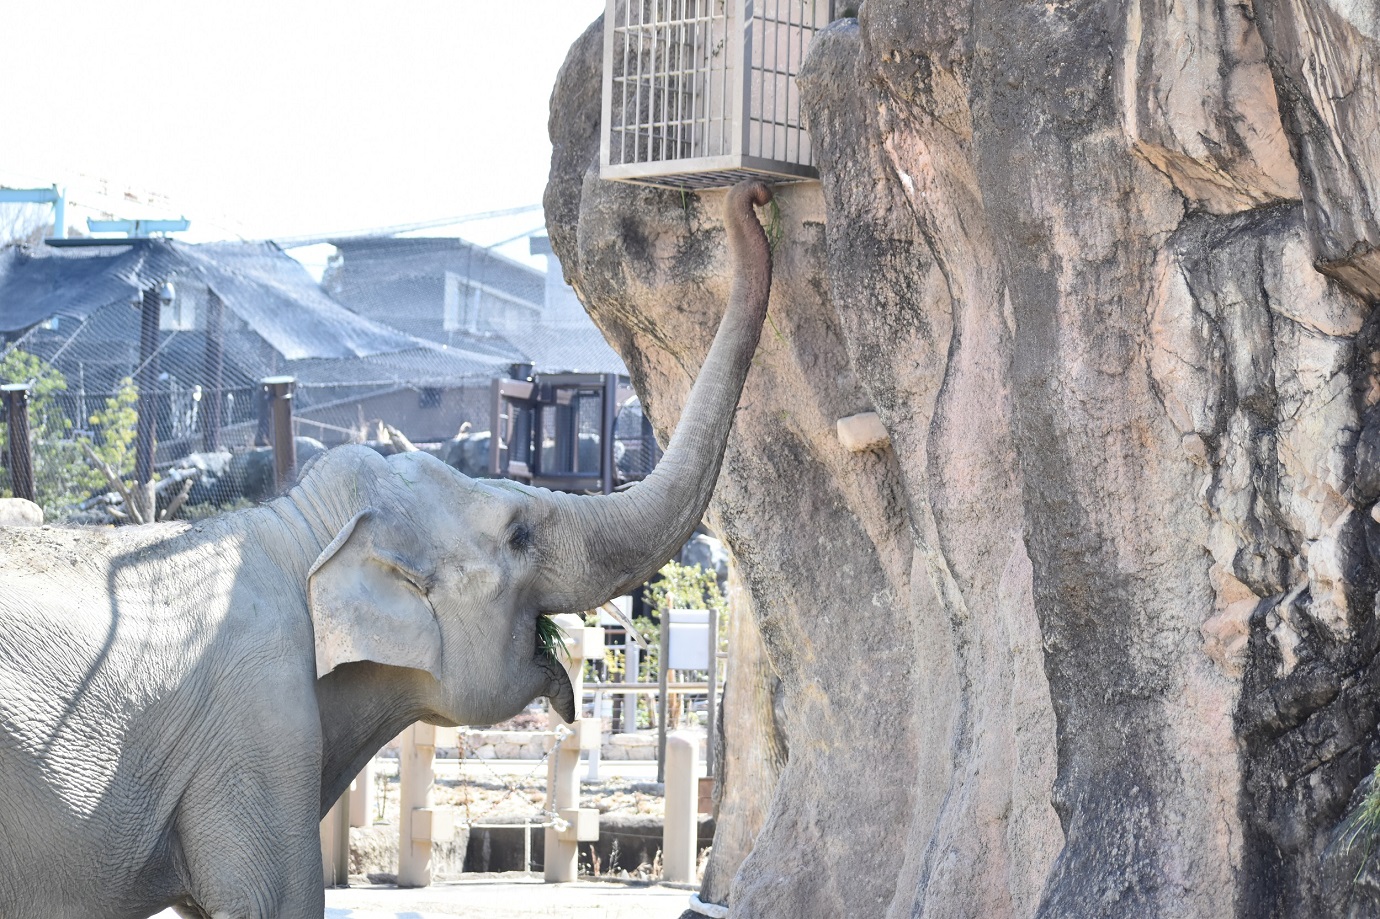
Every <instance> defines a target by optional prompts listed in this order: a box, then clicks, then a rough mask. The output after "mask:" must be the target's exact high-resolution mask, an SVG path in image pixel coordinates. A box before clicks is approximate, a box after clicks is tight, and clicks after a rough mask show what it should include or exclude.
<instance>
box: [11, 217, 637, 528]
mask: <svg viewBox="0 0 1380 919" xmlns="http://www.w3.org/2000/svg"><path fill="white" fill-rule="evenodd" d="M168 282H171V284H170V286H167V287H165V286H164V285H165V284H167V283H168ZM559 288H564V285H563V284H561V285H559ZM559 288H558V289H557V291H556V292H555V293H556V295H554V296H553V292H552V291H551V289H550V288H549V287H548V284H547V278H546V276H545V274H544V273H543V272H540V271H538V270H536V269H532V268H530V267H527V266H525V265H522V264H520V263H517V262H513V261H511V260H507V259H503V258H501V257H498V256H495V255H493V254H492V253H489V252H487V250H484V249H483V248H481V247H477V246H473V245H471V244H469V243H466V242H464V241H463V240H458V239H416V240H413V239H391V238H390V239H378V240H351V241H348V242H344V241H342V242H341V243H340V244H339V246H338V248H337V254H336V256H335V257H334V258H333V259H332V260H331V262H330V264H329V265H328V267H327V270H326V274H325V276H324V278H323V282H322V283H321V284H318V283H317V282H316V281H315V280H313V279H312V278H311V277H310V276H309V275H308V274H307V273H306V271H305V270H304V269H303V268H302V267H301V266H300V265H299V264H298V263H297V262H295V261H293V260H292V259H290V258H289V257H288V256H287V255H286V254H285V253H284V252H283V251H282V250H280V249H278V247H276V246H274V245H273V244H271V243H216V244H206V245H199V246H192V245H186V244H181V243H176V242H172V241H169V240H144V241H140V242H139V243H138V244H126V245H110V246H104V245H102V246H85V247H73V248H71V249H67V250H64V249H58V248H56V247H50V246H38V247H31V248H27V249H19V248H13V249H8V250H0V333H3V334H4V343H3V345H0V383H26V384H28V400H27V404H28V411H27V417H28V434H29V442H30V453H31V454H32V460H31V463H32V478H33V490H34V493H35V499H36V500H37V501H38V503H40V504H41V505H43V506H44V508H45V511H46V512H47V514H48V515H49V516H50V518H52V519H60V520H70V521H76V522H110V521H111V520H112V519H113V520H114V521H117V522H118V520H119V519H121V518H120V517H119V512H120V511H119V506H120V504H121V499H120V498H119V497H118V495H119V491H118V486H117V485H116V483H115V482H114V481H113V479H118V480H120V481H122V482H124V483H125V484H126V485H127V484H128V483H129V482H130V481H132V477H133V475H134V466H135V453H136V443H135V441H136V429H137V422H138V415H139V411H140V410H141V409H142V410H143V411H144V412H145V414H147V415H149V416H151V417H152V419H153V425H152V429H153V432H154V435H155V436H154V442H155V452H154V468H155V471H156V474H157V478H158V479H159V484H158V489H159V492H160V506H163V507H166V506H167V505H168V504H169V503H170V502H172V501H173V500H174V499H175V498H176V497H177V494H178V493H179V492H180V491H181V490H182V486H183V485H184V484H186V480H187V479H195V481H194V482H192V483H191V484H189V485H187V491H188V494H187V495H185V496H183V498H182V501H181V504H182V510H181V513H182V514H184V515H186V514H192V515H195V514H196V513H199V511H198V510H197V508H200V507H202V506H206V507H207V508H208V509H217V508H223V507H226V506H233V505H235V504H236V503H240V502H245V501H254V500H259V499H262V498H263V497H266V496H268V495H269V494H271V493H272V489H273V485H272V469H273V466H272V457H271V455H270V454H269V451H268V445H269V444H270V441H271V436H272V434H271V422H270V405H269V402H268V400H267V398H266V395H265V387H264V385H263V381H264V380H265V379H266V378H270V377H279V376H288V377H291V378H292V379H293V380H294V381H295V387H294V391H293V396H292V416H293V431H294V434H295V435H296V437H297V438H299V439H301V440H299V444H298V453H299V457H298V459H299V464H300V462H302V461H304V460H305V458H306V457H307V456H309V455H310V454H311V453H312V452H314V451H316V450H318V449H321V447H323V446H324V447H330V446H334V445H337V444H341V443H351V442H354V443H359V442H364V443H370V442H372V443H375V444H379V442H382V444H381V445H380V448H381V449H385V451H386V450H387V449H390V448H395V445H393V442H392V435H391V433H390V432H389V430H388V429H389V428H390V427H391V428H392V429H394V430H396V431H398V432H401V433H402V435H403V436H404V438H406V440H408V441H411V442H412V443H413V444H417V445H422V446H423V447H424V448H429V449H431V450H432V451H433V452H435V453H436V454H437V455H438V456H440V457H441V458H442V459H448V460H450V461H452V462H454V463H455V464H456V465H460V466H462V470H463V471H466V472H469V473H471V474H475V473H478V474H483V473H484V472H485V470H484V469H483V468H482V465H483V459H484V458H485V457H486V456H487V446H486V444H484V443H479V442H478V440H477V438H478V437H479V436H480V435H482V434H484V432H487V430H488V429H489V427H490V423H491V412H492V397H491V389H490V384H491V381H492V380H494V379H495V378H498V377H503V376H507V375H509V374H510V372H511V368H512V367H513V366H514V365H515V364H516V365H531V366H532V367H533V368H535V369H536V370H537V371H539V372H540V371H543V370H547V371H566V370H574V371H600V372H614V373H623V372H625V371H624V370H623V366H622V363H621V361H620V360H619V359H618V357H617V355H616V354H614V352H612V350H611V349H610V348H609V347H608V345H607V344H606V343H605V342H604V340H603V338H602V336H601V335H600V334H599V332H598V330H597V329H596V328H595V327H594V326H593V324H592V323H591V322H590V321H589V319H588V317H587V316H585V314H584V312H583V310H582V308H581V307H580V306H579V304H578V301H575V299H574V297H573V294H571V293H570V292H569V291H568V288H565V289H564V290H560V289H559ZM149 298H154V301H153V304H154V305H150V306H147V307H146V301H147V300H149ZM562 298H564V299H562ZM153 309H156V311H157V329H156V331H155V330H151V329H150V327H149V323H150V319H149V317H150V316H151V315H152V313H151V312H150V310H153ZM141 331H142V332H143V336H142V339H141ZM639 411H640V410H639V409H638V407H637V406H636V404H635V403H634V404H633V405H631V406H629V407H628V415H629V417H631V416H632V415H633V414H637V413H638V412H639ZM0 412H2V413H3V418H0V420H3V421H4V422H5V423H4V424H0V446H3V447H4V449H0V494H5V495H8V494H13V493H15V491H16V485H20V484H23V483H22V481H16V474H15V473H16V470H14V469H11V468H10V467H11V465H13V464H14V463H15V462H16V461H18V462H22V459H20V460H16V459H14V458H12V457H11V451H10V450H9V449H8V444H9V441H10V424H9V422H10V420H11V419H10V417H9V412H8V410H7V409H4V408H0ZM639 417H640V416H639ZM385 426H387V427H385ZM586 427H589V425H587V424H583V423H582V424H581V432H582V433H586V434H587V433H588V432H586V431H585V430H584V429H585V428H586ZM623 429H625V430H629V431H635V432H636V436H638V437H640V436H642V434H643V431H642V426H641V425H640V424H638V425H634V424H631V423H629V422H625V423H624V424H623ZM629 436H634V435H629ZM459 440H469V441H474V442H473V443H470V444H468V445H467V449H465V450H461V449H459V446H458V445H457V441H459ZM639 449H640V448H639ZM623 452H626V451H620V455H621V454H622V453H623ZM641 452H645V451H640V452H639V453H638V454H637V455H638V456H640V455H641ZM461 454H463V457H462V456H461ZM476 458H477V459H476ZM461 459H464V460H466V461H468V462H469V466H468V467H465V466H464V465H463V464H462V463H461V462H460V460H461ZM626 465H627V464H626V463H625V464H624V466H626ZM102 466H105V467H108V469H109V472H107V471H104V470H103V468H102ZM111 473H113V475H111ZM23 478H24V476H23V475H22V474H21V475H20V476H19V479H21V480H22V479H23ZM112 508H113V509H114V513H113V514H112V513H111V509H112Z"/></svg>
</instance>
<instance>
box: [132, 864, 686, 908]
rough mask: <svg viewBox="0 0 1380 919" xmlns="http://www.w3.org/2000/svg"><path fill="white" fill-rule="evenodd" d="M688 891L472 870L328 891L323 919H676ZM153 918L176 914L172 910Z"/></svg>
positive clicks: (684, 902) (684, 903)
mask: <svg viewBox="0 0 1380 919" xmlns="http://www.w3.org/2000/svg"><path fill="white" fill-rule="evenodd" d="M689 902H690V892H689V891H687V890H676V889H672V888H669V887H643V886H634V885H631V884H619V883H614V882H603V881H576V882H575V883H572V884H544V883H542V881H541V878H540V877H532V878H529V877H525V876H523V875H521V874H490V875H475V876H474V877H472V878H467V879H466V880H463V881H455V882H453V883H452V882H447V883H444V884H436V885H433V886H431V887H424V888H418V889H413V890H399V889H398V888H396V887H351V888H348V889H342V890H328V891H326V919H452V917H455V916H465V917H474V919H478V917H481V916H482V917H485V919H545V917H556V916H559V917H561V919H677V917H678V916H680V914H681V913H682V912H684V911H685V908H686V906H687V905H688V904H689ZM155 919H176V916H175V915H174V914H173V913H172V912H168V913H160V914H159V915H158V916H157V917H155Z"/></svg>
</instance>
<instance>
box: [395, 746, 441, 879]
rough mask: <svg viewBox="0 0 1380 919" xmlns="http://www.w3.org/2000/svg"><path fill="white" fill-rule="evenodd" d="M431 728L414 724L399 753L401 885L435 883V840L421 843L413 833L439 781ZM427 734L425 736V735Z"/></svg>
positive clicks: (399, 873)
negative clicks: (432, 849)
mask: <svg viewBox="0 0 1380 919" xmlns="http://www.w3.org/2000/svg"><path fill="white" fill-rule="evenodd" d="M429 727H431V725H421V724H414V725H412V726H411V727H409V728H408V729H407V730H406V731H404V732H403V741H402V749H400V750H399V751H398V817H399V819H398V824H399V827H398V886H399V887H426V886H427V885H429V884H430V883H431V839H430V838H427V839H425V840H423V841H418V840H417V839H416V838H415V836H414V834H413V824H414V823H415V822H416V821H415V817H416V811H418V810H422V809H424V808H425V807H426V805H427V797H428V795H429V794H430V792H431V785H432V783H433V782H434V781H435V780H436V774H435V773H434V772H433V771H432V765H433V762H434V760H435V757H436V747H434V746H431V745H429V744H423V743H421V742H420V741H422V740H428V741H432V742H433V743H434V739H435V736H436V735H435V732H434V731H428V730H424V728H429ZM421 735H425V736H421Z"/></svg>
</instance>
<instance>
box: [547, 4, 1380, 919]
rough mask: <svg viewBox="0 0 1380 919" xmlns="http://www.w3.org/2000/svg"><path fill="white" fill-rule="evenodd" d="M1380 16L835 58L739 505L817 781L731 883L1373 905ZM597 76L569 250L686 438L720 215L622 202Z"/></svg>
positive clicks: (739, 812) (957, 36)
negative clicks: (601, 170) (686, 408)
mask: <svg viewBox="0 0 1380 919" xmlns="http://www.w3.org/2000/svg"><path fill="white" fill-rule="evenodd" d="M1377 28H1380V19H1377V14H1375V12H1374V7H1373V5H1368V4H1364V3H1348V2H1343V0H1258V2H1257V3H1255V5H1254V7H1252V5H1251V4H1250V3H1243V2H1239V0H1233V2H1225V0H1223V2H1211V0H1187V2H1180V0H1131V2H1130V3H1112V2H1107V0H1081V2H1080V0H1072V2H1059V3H1045V2H1039V3H1011V2H1009V0H985V2H983V0H971V2H967V3H964V2H957V3H956V2H951V0H950V2H945V0H867V2H866V3H865V4H864V5H863V7H862V9H861V12H860V17H859V19H858V20H857V21H853V20H845V21H841V22H839V23H836V24H835V25H834V26H832V27H831V28H830V29H829V30H827V31H826V32H824V33H822V34H821V35H820V36H819V37H818V38H817V39H816V41H815V43H814V45H813V46H812V48H811V51H810V54H809V56H808V58H807V60H806V65H805V69H804V72H803V73H802V75H801V90H802V98H803V104H804V109H805V114H806V119H807V122H808V124H809V127H810V130H811V135H812V138H813V141H814V145H815V150H816V157H817V160H818V163H819V167H820V174H821V179H822V181H821V182H820V183H819V184H804V185H798V186H786V187H782V188H781V189H779V191H778V199H777V200H778V202H779V210H778V212H777V213H776V214H775V215H774V219H775V220H776V221H778V223H779V226H780V228H781V235H780V240H779V242H778V243H777V244H776V248H775V261H776V268H775V281H774V287H773V295H772V307H771V311H770V316H769V325H768V328H767V330H766V331H765V332H764V335H763V341H762V345H761V348H760V350H759V353H758V366H757V367H756V369H755V370H754V372H753V374H752V376H751V377H750V378H749V381H748V385H747V388H746V390H745V391H744V395H743V399H742V402H741V404H740V408H739V410H738V416H737V420H736V422H735V425H736V426H735V431H734V434H733V438H732V440H731V442H730V446H729V451H728V455H727V458H726V460H725V464H724V472H723V474H722V476H721V479H720V484H719V490H718V493H717V496H716V499H715V502H714V505H713V523H714V524H715V526H716V528H717V529H718V530H719V531H720V532H721V533H722V534H723V536H724V537H725V539H726V541H727V543H728V545H729V546H730V547H731V548H732V550H733V551H734V553H735V557H736V559H737V563H738V566H739V573H740V576H741V578H742V582H743V587H744V590H745V591H746V592H747V593H748V594H749V595H750V598H751V606H752V608H753V609H754V610H755V612H756V620H757V623H758V626H759V627H760V631H761V635H762V639H763V641H764V646H765V650H766V656H767V658H768V659H769V661H770V664H771V667H772V668H773V670H774V674H775V678H776V679H777V680H779V685H776V684H773V685H772V686H767V685H765V684H764V683H762V681H759V685H756V686H755V687H751V686H750V687H747V688H746V689H745V690H743V693H742V694H746V695H752V694H753V693H756V696H755V697H754V698H755V700H756V702H757V703H758V708H759V709H760V710H762V711H766V712H769V713H770V712H771V711H773V710H774V711H775V712H776V713H777V715H778V717H771V718H769V717H762V718H758V719H756V721H755V722H754V723H756V724H757V725H758V727H759V729H760V730H761V731H762V732H764V733H765V734H767V735H769V736H770V737H771V738H772V743H771V744H767V745H766V749H767V750H768V752H771V751H776V750H778V749H779V750H784V751H786V753H785V764H784V766H783V767H781V769H780V774H779V780H778V781H777V785H776V792H775V796H774V798H773V799H772V801H771V806H770V808H769V810H768V811H767V812H766V813H765V814H761V813H758V812H755V811H753V809H752V808H737V809H732V810H731V811H730V812H731V813H732V814H733V815H734V816H732V817H731V819H729V820H728V825H729V829H731V830H732V831H733V832H734V833H735V834H736V835H735V837H734V838H735V840H738V839H740V838H741V837H742V835H743V826H744V825H750V826H751V827H752V829H756V823H760V824H761V829H760V832H758V833H757V836H756V840H755V843H754V844H753V847H752V851H751V854H750V855H748V857H747V858H746V859H745V860H743V861H742V862H741V865H739V864H738V859H739V858H740V857H741V854H742V848H743V846H742V845H740V844H737V843H736V842H735V845H734V846H733V847H732V850H733V851H732V853H728V852H725V853H723V854H721V853H720V852H718V851H716V852H715V855H714V858H713V859H712V860H711V863H710V868H711V879H710V881H709V882H708V884H707V887H706V891H705V894H706V896H708V897H711V898H713V899H716V900H718V901H719V902H723V901H724V900H725V899H727V900H728V902H729V903H730V905H731V907H732V910H733V914H734V915H739V916H744V917H749V916H750V917H768V916H792V917H795V916H820V917H824V916H842V915H849V916H877V917H889V919H892V917H894V919H901V917H911V916H916V915H924V916H927V917H935V916H940V917H974V919H976V917H1029V916H1041V917H1060V919H1064V917H1085V916H1086V917H1093V916H1098V917H1103V916H1105V917H1128V916H1147V917H1148V916H1155V917H1170V916H1173V917H1179V916H1182V917H1204V919H1206V917H1214V919H1215V917H1221V916H1243V917H1245V916H1250V917H1255V916H1289V917H1313V916H1323V915H1338V916H1342V915H1348V916H1349V915H1355V916H1365V915H1375V914H1376V913H1377V912H1378V911H1380V864H1376V863H1377V862H1380V857H1377V858H1373V859H1367V856H1366V852H1367V850H1368V847H1367V846H1366V845H1365V844H1364V842H1362V843H1361V844H1359V845H1358V844H1355V843H1350V844H1349V826H1348V822H1347V821H1348V819H1349V814H1351V813H1353V812H1354V810H1355V806H1356V804H1357V803H1358V801H1359V799H1360V796H1361V794H1362V793H1363V791H1364V789H1365V787H1366V784H1365V783H1364V782H1363V781H1362V780H1363V779H1365V777H1366V776H1367V775H1368V774H1369V772H1370V770H1371V769H1372V768H1373V767H1374V765H1375V763H1376V760H1377V758H1378V757H1380V735H1377V730H1376V724H1377V717H1378V716H1380V660H1377V659H1376V656H1375V652H1376V649H1377V645H1378V644H1380V631H1378V630H1377V626H1376V617H1375V614H1374V609H1375V603H1376V591H1377V588H1380V523H1377V522H1376V518H1375V517H1373V516H1372V510H1373V508H1374V507H1375V506H1376V501H1377V499H1380V376H1377V374H1378V373H1380V327H1377V326H1378V323H1380V321H1377V320H1375V319H1374V318H1373V317H1372V316H1371V309H1370V308H1371V306H1372V305H1373V304H1374V301H1375V300H1376V299H1377V298H1380V223H1378V222H1377V221H1378V220H1380V147H1377V144H1380V123H1377V122H1380V43H1378V41H1377V39H1378V35H1380V33H1378V32H1377ZM600 47H601V31H600V27H599V26H598V25H597V24H596V25H595V26H594V27H592V28H591V30H590V31H589V32H588V33H586V35H585V36H584V37H582V38H581V39H580V41H578V42H577V43H576V44H575V46H574V47H573V49H572V51H571V55H570V58H569V60H568V61H567V63H566V66H565V68H564V70H563V71H562V74H561V77H560V80H559V83H558V85H557V87H556V92H555V95H554V96H553V102H552V104H553V116H552V137H553V141H554V143H555V156H554V160H553V164H552V177H551V183H550V185H549V186H548V190H547V212H548V215H549V218H550V222H551V226H550V230H551V236H552V241H553V245H554V246H555V249H556V252H557V254H558V255H559V256H560V258H561V260H562V263H563V264H564V266H565V268H566V271H567V273H568V275H569V277H570V280H571V281H572V283H573V284H574V285H575V287H576V289H577V290H578V292H579V293H580V295H581V298H582V299H583V300H584V302H585V304H586V305H587V306H588V308H589V310H590V312H591V314H592V315H593V316H594V317H595V320H596V321H597V322H598V323H599V324H600V325H601V327H602V328H603V329H604V330H605V332H606V334H607V335H608V336H609V338H610V340H611V341H613V342H614V344H615V346H616V347H617V348H618V350H619V351H620V352H621V353H622V354H623V356H624V358H625V360H626V361H627V362H628V365H629V367H630V368H631V369H632V372H633V375H634V382H635V383H636V385H637V387H638V389H639V391H640V392H641V393H642V394H643V398H644V403H645V404H646V405H647V407H648V410H649V411H650V412H651V415H652V417H653V419H654V420H655V422H656V425H657V427H658V429H659V430H662V431H666V430H670V429H671V428H672V427H673V425H674V421H675V418H676V417H677V415H678V414H679V410H680V405H681V403H682V401H683V399H684V395H685V393H686V392H687V391H688V389H689V385H690V382H691V380H692V379H693V376H694V371H695V369H696V368H697V367H698V364H699V362H700V361H701V360H702V359H703V355H704V352H705V350H706V349H707V347H708V343H709V339H710V337H711V335H712V330H713V328H714V327H715V325H716V322H715V320H716V318H717V310H718V306H717V304H719V303H721V302H722V301H723V299H724V289H725V286H726V284H727V280H726V274H725V269H724V268H723V246H724V243H723V234H722V231H721V230H720V228H719V212H720V210H721V207H722V195H721V194H714V193H709V194H702V195H691V196H688V197H682V196H681V195H680V194H677V193H674V192H661V191H654V190H648V189H641V188H637V187H633V186H626V185H618V184H615V183H609V182H603V181H600V180H599V178H598V163H597V156H598V119H599V104H598V103H599V99H598V86H599V80H598V69H599V50H600ZM765 216H767V215H764V217H765ZM873 412H875V413H876V420H877V421H880V423H881V426H882V427H883V428H884V432H885V437H882V436H880V434H879V433H878V432H876V431H875V429H874V428H872V427H862V425H868V426H870V425H872V424H874V422H873V420H872V419H870V418H868V413H873ZM860 418H861V419H862V420H861V421H859V419H860ZM841 419H845V420H846V423H845V424H844V425H842V426H841V425H840V424H839V422H840V420H841ZM845 428H847V429H848V430H850V431H852V430H854V429H855V428H856V429H857V430H860V431H867V432H871V433H867V434H865V435H859V437H860V438H861V439H854V440H851V441H850V442H849V444H845V443H843V442H841V441H840V434H841V432H842V431H843V430H844V429H845ZM845 439H847V438H845ZM857 444H862V446H861V447H858V446H857ZM850 446H853V447H854V449H850ZM773 692H774V693H775V695H776V699H775V700H774V701H776V702H777V703H778V704H777V705H775V706H774V707H773V706H771V705H770V704H767V705H762V704H760V703H762V697H763V695H764V694H769V693H773ZM731 700H732V695H730V701H731ZM859 751H863V752H861V753H860V752H859ZM767 759H768V761H769V762H770V761H774V760H773V757H772V756H768V757H767ZM732 765H733V764H732V763H730V768H729V769H728V770H727V771H726V784H727V788H726V790H725V800H726V801H730V802H731V801H732V800H733V799H734V794H735V792H734V785H735V777H734V771H733V769H732V768H731V767H732ZM742 768H743V766H742V764H739V769H740V771H741V770H742ZM769 772H770V774H771V775H776V771H775V769H774V768H772V769H769ZM754 778H757V779H760V776H756V775H755V776H754ZM720 819H721V830H720V832H721V833H725V832H727V831H728V830H726V829H725V828H724V825H723V824H724V814H723V812H722V811H721V818H720ZM749 835H750V834H749ZM735 869H736V872H737V873H736V876H735V877H734V878H733V881H732V884H731V891H730V885H729V883H728V881H727V880H726V875H728V874H732V873H733V870H735Z"/></svg>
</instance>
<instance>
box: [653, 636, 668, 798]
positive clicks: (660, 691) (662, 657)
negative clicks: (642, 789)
mask: <svg viewBox="0 0 1380 919" xmlns="http://www.w3.org/2000/svg"><path fill="white" fill-rule="evenodd" d="M660 637H661V649H660V651H659V652H658V653H657V666H656V669H657V678H656V679H657V696H656V780H657V781H658V782H665V781H666V720H667V719H668V718H669V717H670V714H671V702H670V697H669V695H668V693H669V690H670V683H671V679H670V677H671V672H670V670H668V669H667V667H666V664H667V663H668V662H669V661H670V659H671V611H670V610H666V611H665V612H663V613H662V616H661V636H660Z"/></svg>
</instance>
